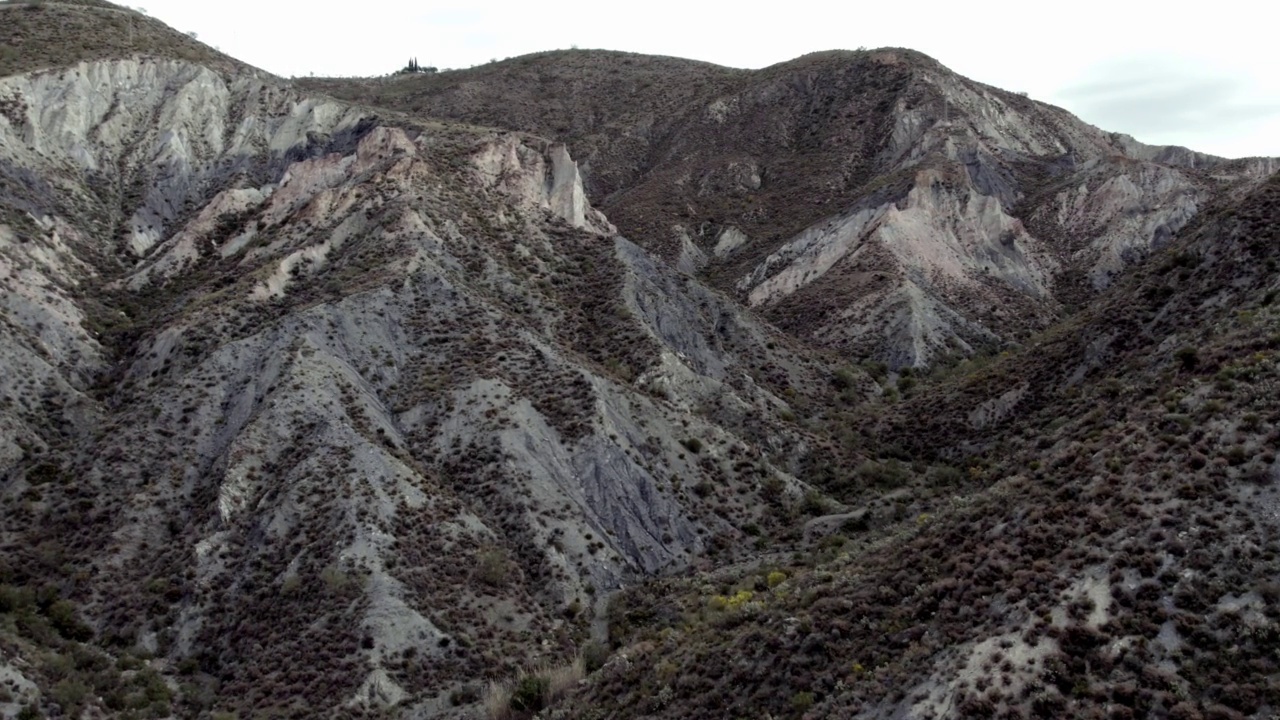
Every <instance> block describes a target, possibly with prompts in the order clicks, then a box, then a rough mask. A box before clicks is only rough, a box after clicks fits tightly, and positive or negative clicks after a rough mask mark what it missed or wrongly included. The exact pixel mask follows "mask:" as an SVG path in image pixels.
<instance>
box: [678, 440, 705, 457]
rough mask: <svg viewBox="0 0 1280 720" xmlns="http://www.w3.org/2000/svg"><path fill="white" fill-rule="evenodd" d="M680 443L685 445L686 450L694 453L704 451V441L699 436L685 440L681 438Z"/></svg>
mask: <svg viewBox="0 0 1280 720" xmlns="http://www.w3.org/2000/svg"><path fill="white" fill-rule="evenodd" d="M680 444H681V445H683V446H684V447H685V449H686V450H688V451H689V452H691V453H693V454H694V455H697V454H698V453H700V452H702V441H701V440H699V439H698V438H686V439H684V440H681V441H680Z"/></svg>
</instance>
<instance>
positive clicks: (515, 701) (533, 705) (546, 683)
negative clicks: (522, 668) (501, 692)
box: [511, 675, 551, 712]
mask: <svg viewBox="0 0 1280 720" xmlns="http://www.w3.org/2000/svg"><path fill="white" fill-rule="evenodd" d="M550 692H551V681H550V680H549V679H547V678H545V677H542V676H540V675H525V676H524V677H522V678H520V681H519V682H517V683H516V686H515V689H514V690H512V691H511V709H512V710H515V711H517V712H538V711H539V710H541V709H543V708H544V707H546V706H547V695H548V694H549V693H550Z"/></svg>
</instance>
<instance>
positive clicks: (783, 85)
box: [306, 49, 1276, 368]
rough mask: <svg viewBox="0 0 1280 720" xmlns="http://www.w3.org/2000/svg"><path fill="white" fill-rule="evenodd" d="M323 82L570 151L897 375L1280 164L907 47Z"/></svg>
mask: <svg viewBox="0 0 1280 720" xmlns="http://www.w3.org/2000/svg"><path fill="white" fill-rule="evenodd" d="M306 82H307V83H308V87H314V88H316V89H319V90H323V91H325V92H329V93H333V94H335V95H337V96H340V97H350V98H360V99H361V100H363V101H367V102H371V103H375V104H379V105H384V106H388V107H395V108H398V109H401V110H405V111H408V112H412V113H415V114H418V115H422V116H429V117H439V118H452V119H458V120H465V121H468V122H478V123H483V124H488V125H497V126H500V127H509V128H514V129H520V130H527V131H532V132H537V133H539V134H542V135H545V136H547V137H555V138H557V139H560V140H563V141H564V142H566V143H568V144H569V147H570V149H571V150H572V152H573V153H574V155H575V157H578V158H579V159H581V160H582V162H583V167H584V174H585V175H586V183H587V189H588V193H589V194H590V196H591V197H592V199H593V201H595V202H596V204H597V205H598V206H599V207H601V208H602V209H603V210H604V211H605V212H607V213H608V214H609V217H610V218H611V220H612V221H613V222H614V223H616V224H617V226H618V228H619V230H620V231H621V232H622V233H623V234H624V235H626V236H627V237H629V238H631V239H632V240H634V241H635V242H637V243H639V244H640V245H642V246H644V247H646V248H649V249H651V250H653V251H655V252H657V253H658V254H659V255H661V256H662V257H664V258H666V259H667V260H668V261H670V262H672V264H674V265H676V266H677V267H679V268H681V269H682V270H684V271H685V272H690V273H694V274H698V275H700V276H702V277H705V278H707V279H708V280H709V281H710V282H711V283H712V284H713V285H715V286H717V287H719V288H721V289H723V290H725V291H727V292H732V293H734V294H736V295H737V296H738V297H739V298H740V299H742V300H743V301H744V302H746V303H747V304H748V305H750V306H751V307H754V308H756V309H757V310H758V311H760V312H761V313H762V314H763V316H764V317H767V318H769V319H770V320H772V321H774V322H776V323H777V324H778V325H779V326H780V327H781V328H783V329H785V330H788V331H790V332H792V333H793V334H795V335H797V336H798V337H800V338H801V339H803V340H805V341H806V342H809V343H811V344H814V345H817V346H820V347H826V348H834V349H837V350H839V351H840V352H841V353H842V354H843V355H845V356H852V357H858V358H868V359H871V360H875V361H883V362H887V363H888V364H890V365H891V366H893V367H895V368H896V367H902V366H910V367H923V366H929V365H933V364H936V363H937V362H938V361H939V360H940V359H941V360H946V359H948V358H949V357H952V356H960V357H964V356H969V355H972V354H974V353H977V352H983V351H987V350H990V349H992V348H998V347H1005V346H1008V345H1009V344H1011V343H1017V342H1021V341H1023V340H1025V339H1026V338H1027V337H1028V336H1030V335H1032V334H1034V333H1036V332H1038V331H1039V330H1041V329H1043V328H1044V327H1047V326H1048V325H1049V324H1050V323H1052V322H1055V321H1057V320H1058V319H1060V318H1061V317H1063V316H1064V305H1066V306H1068V309H1069V308H1070V307H1076V306H1078V305H1079V304H1081V303H1082V302H1084V301H1087V300H1088V299H1089V298H1091V297H1092V296H1093V295H1094V294H1095V293H1096V291H1097V290H1098V289H1101V288H1105V287H1106V286H1107V285H1109V284H1110V283H1111V282H1112V280H1113V279H1114V278H1115V277H1117V276H1118V275H1119V274H1121V273H1122V272H1123V271H1125V270H1126V269H1127V268H1129V267H1131V266H1132V265H1133V264H1134V263H1135V262H1138V261H1141V260H1142V259H1144V258H1145V257H1146V256H1147V255H1148V253H1149V252H1150V251H1151V250H1152V249H1153V248H1159V247H1162V246H1164V245H1165V244H1167V243H1168V241H1169V240H1170V238H1172V237H1173V236H1174V235H1175V234H1176V233H1177V232H1178V230H1179V229H1180V228H1182V227H1183V226H1185V225H1186V223H1187V222H1188V221H1190V220H1191V218H1193V217H1194V216H1195V215H1196V213H1197V212H1199V211H1201V210H1202V209H1203V208H1205V207H1209V206H1212V205H1213V204H1214V203H1215V202H1218V201H1219V200H1220V199H1226V200H1227V201H1229V199H1230V198H1233V197H1236V196H1238V193H1239V192H1241V191H1242V190H1247V189H1248V188H1249V187H1251V186H1253V185H1254V184H1256V183H1257V182H1258V181H1259V180H1261V179H1262V178H1264V177H1266V176H1267V175H1268V174H1269V173H1270V172H1272V171H1274V170H1275V169H1276V164H1275V162H1274V161H1271V160H1254V161H1239V162H1228V161H1225V160H1222V159H1220V158H1214V157H1210V156H1206V155H1203V154H1199V153H1194V152H1191V151H1188V150H1185V149H1182V148H1157V147H1150V146H1144V145H1142V144H1140V143H1137V142H1135V141H1133V140H1132V139H1131V138H1128V137H1126V136H1122V135H1117V134H1113V133H1107V132H1104V131H1102V130H1099V129H1097V128H1094V127H1092V126H1089V125H1086V124H1085V123H1083V122H1081V121H1080V120H1078V119H1077V118H1075V117H1073V116H1071V115H1070V114H1069V113H1066V112H1065V111H1063V110H1061V109H1059V108H1055V107H1052V106H1049V105H1045V104H1043V103H1038V102H1035V101H1033V100H1030V99H1027V98H1025V97H1022V96H1020V95H1017V94H1015V93H1011V92H1006V91H1003V90H999V89H996V88H992V87H989V86H985V85H981V84H979V83H975V82H973V81H970V80H967V79H965V78H962V77H959V76H957V75H955V74H954V73H951V72H950V71H948V70H947V69H946V68H944V67H942V66H941V65H939V64H938V63H937V62H935V61H934V60H932V59H930V58H928V57H926V56H923V55H921V54H919V53H916V52H912V51H909V50H897V49H885V50H875V51H860V52H827V53H815V54H813V55H807V56H805V57H802V58H799V59H797V60H794V61H791V62H787V63H782V64H779V65H775V66H772V67H769V68H765V69H763V70H758V71H741V70H729V69H727V68H716V67H714V66H707V65H703V64H698V63H690V62H687V61H677V60H673V59H668V58H651V57H645V56H638V55H629V54H625V53H606V52H599V51H562V52H558V53H544V54H540V55H531V56H527V57H521V58H514V59H511V60H507V61H503V62H499V63H491V64H489V65H485V66H482V67H478V68H473V69H471V70H458V71H450V72H445V73H438V74H434V75H428V76H408V77H394V78H388V79H383V80H367V81H365V80H361V81H342V80H327V81H326V80H318V81H306Z"/></svg>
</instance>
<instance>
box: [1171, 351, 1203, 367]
mask: <svg viewBox="0 0 1280 720" xmlns="http://www.w3.org/2000/svg"><path fill="white" fill-rule="evenodd" d="M1173 359H1174V360H1177V361H1178V362H1179V363H1181V364H1182V367H1183V369H1184V370H1195V369H1196V366H1197V365H1199V364H1200V353H1199V352H1198V351H1197V350H1196V349H1195V348H1193V347H1190V346H1188V347H1181V348H1178V350H1177V352H1175V353H1174V354H1173Z"/></svg>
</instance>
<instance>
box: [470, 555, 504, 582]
mask: <svg viewBox="0 0 1280 720" xmlns="http://www.w3.org/2000/svg"><path fill="white" fill-rule="evenodd" d="M509 569H510V562H509V561H508V560H507V552H506V551H505V550H503V549H502V548H490V549H488V550H485V551H483V552H481V553H480V557H479V558H477V564H476V575H477V577H479V578H480V582H483V583H485V584H487V585H493V586H494V587H499V586H502V585H505V584H506V582H507V572H508V570H509Z"/></svg>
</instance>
